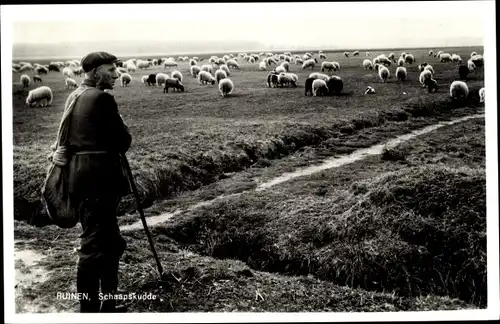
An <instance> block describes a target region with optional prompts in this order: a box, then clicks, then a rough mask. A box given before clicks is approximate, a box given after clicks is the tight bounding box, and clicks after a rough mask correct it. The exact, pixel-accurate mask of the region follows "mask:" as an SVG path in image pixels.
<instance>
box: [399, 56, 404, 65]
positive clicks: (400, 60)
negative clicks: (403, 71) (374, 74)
mask: <svg viewBox="0 0 500 324" xmlns="http://www.w3.org/2000/svg"><path fill="white" fill-rule="evenodd" d="M403 65H405V60H404V58H402V57H400V58H399V60H398V66H403Z"/></svg>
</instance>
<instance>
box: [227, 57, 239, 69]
mask: <svg viewBox="0 0 500 324" xmlns="http://www.w3.org/2000/svg"><path fill="white" fill-rule="evenodd" d="M226 65H227V66H228V67H234V68H235V69H239V68H240V65H239V64H238V62H236V60H235V59H230V60H227V61H226Z"/></svg>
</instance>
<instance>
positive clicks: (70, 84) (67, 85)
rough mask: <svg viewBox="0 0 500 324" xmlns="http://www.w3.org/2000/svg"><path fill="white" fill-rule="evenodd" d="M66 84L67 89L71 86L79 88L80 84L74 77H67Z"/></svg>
mask: <svg viewBox="0 0 500 324" xmlns="http://www.w3.org/2000/svg"><path fill="white" fill-rule="evenodd" d="M65 84H66V89H70V88H75V89H76V88H78V84H77V83H76V81H75V80H74V79H72V78H67V79H66V81H65Z"/></svg>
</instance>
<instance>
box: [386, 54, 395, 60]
mask: <svg viewBox="0 0 500 324" xmlns="http://www.w3.org/2000/svg"><path fill="white" fill-rule="evenodd" d="M395 56H396V54H394V53H391V54H389V56H388V57H387V58H388V59H389V60H394V57H395Z"/></svg>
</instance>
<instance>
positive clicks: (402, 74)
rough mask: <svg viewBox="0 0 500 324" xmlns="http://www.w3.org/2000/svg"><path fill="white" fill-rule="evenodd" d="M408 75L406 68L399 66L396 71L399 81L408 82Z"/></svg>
mask: <svg viewBox="0 0 500 324" xmlns="http://www.w3.org/2000/svg"><path fill="white" fill-rule="evenodd" d="M407 75H408V73H407V72H406V68H405V67H403V66H398V68H397V69H396V77H397V79H398V80H400V81H401V82H403V81H404V80H406V76H407Z"/></svg>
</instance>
